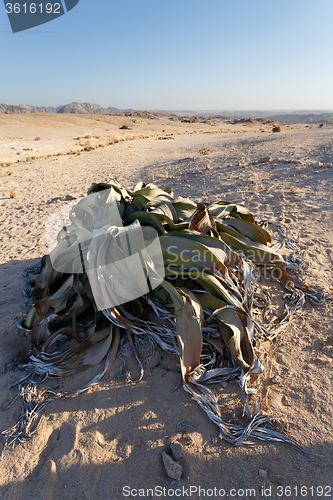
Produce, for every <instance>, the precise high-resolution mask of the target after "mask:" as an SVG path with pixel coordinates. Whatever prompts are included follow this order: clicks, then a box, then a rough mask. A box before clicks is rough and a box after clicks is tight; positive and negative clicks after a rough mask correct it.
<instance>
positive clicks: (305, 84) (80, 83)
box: [0, 0, 333, 110]
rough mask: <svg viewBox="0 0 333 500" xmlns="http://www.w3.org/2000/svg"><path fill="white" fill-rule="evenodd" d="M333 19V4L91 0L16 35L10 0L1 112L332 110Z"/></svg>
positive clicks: (1, 63) (0, 36)
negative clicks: (17, 107)
mask: <svg viewBox="0 0 333 500" xmlns="http://www.w3.org/2000/svg"><path fill="white" fill-rule="evenodd" d="M37 3H38V2H37ZM332 21H333V0H316V1H315V0H279V1H273V0H228V1H226V0H191V1H189V0H168V1H162V0H141V1H139V0H117V1H113V0H80V2H79V4H78V5H77V6H76V7H75V8H74V9H73V10H71V11H70V12H68V13H67V14H65V15H64V16H62V17H60V18H59V19H56V20H54V21H52V22H49V23H47V24H44V25H43V26H40V27H38V28H34V29H31V30H27V31H25V32H21V33H16V34H13V33H11V31H10V24H9V21H8V18H7V14H6V11H5V7H4V5H3V3H2V2H1V3H0V43H1V55H0V68H1V77H0V103H6V104H22V103H27V104H35V105H43V106H50V105H55V106H56V105H60V104H66V103H69V102H72V101H79V102H95V103H98V104H101V105H102V106H106V107H107V106H115V107H118V108H134V109H165V110H166V109H170V110H172V109H173V110H176V109H188V110H190V109H201V110H231V109H234V110H236V109H244V110H245V109H247V110H250V109H257V110H268V109H274V110H286V109H293V110H296V109H333V29H332Z"/></svg>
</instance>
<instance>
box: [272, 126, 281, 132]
mask: <svg viewBox="0 0 333 500" xmlns="http://www.w3.org/2000/svg"><path fill="white" fill-rule="evenodd" d="M272 132H281V127H273V128H272Z"/></svg>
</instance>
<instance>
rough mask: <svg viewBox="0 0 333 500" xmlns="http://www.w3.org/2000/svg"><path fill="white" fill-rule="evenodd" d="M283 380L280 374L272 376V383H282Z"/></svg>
mask: <svg viewBox="0 0 333 500" xmlns="http://www.w3.org/2000/svg"><path fill="white" fill-rule="evenodd" d="M281 382H282V378H281V377H280V375H274V377H273V378H272V383H273V384H281Z"/></svg>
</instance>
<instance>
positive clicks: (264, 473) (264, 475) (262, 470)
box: [259, 469, 267, 477]
mask: <svg viewBox="0 0 333 500" xmlns="http://www.w3.org/2000/svg"><path fill="white" fill-rule="evenodd" d="M259 476H261V477H267V470H265V469H259Z"/></svg>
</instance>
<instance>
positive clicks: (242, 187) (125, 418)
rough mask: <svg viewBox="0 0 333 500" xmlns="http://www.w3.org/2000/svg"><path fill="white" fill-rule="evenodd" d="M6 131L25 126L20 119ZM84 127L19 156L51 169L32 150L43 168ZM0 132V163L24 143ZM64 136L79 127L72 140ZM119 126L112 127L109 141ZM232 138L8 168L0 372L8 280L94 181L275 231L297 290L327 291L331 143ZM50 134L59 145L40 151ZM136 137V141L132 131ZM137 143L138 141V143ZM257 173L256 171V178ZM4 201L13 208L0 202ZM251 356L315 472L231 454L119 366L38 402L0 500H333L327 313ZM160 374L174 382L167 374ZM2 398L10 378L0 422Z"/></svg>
mask: <svg viewBox="0 0 333 500" xmlns="http://www.w3.org/2000/svg"><path fill="white" fill-rule="evenodd" d="M53 116H54V115H53ZM1 119H2V117H1ZM16 119H17V118H16ZM20 119H22V120H28V119H29V120H32V117H28V118H27V117H26V115H22V116H20ZM48 119H51V118H48ZM57 119H58V118H57ZM61 119H62V120H64V117H60V118H59V120H60V122H61ZM84 119H86V118H82V117H76V116H73V117H68V120H69V123H71V125H68V126H67V128H66V127H65V128H66V130H67V131H66V133H63V130H62V129H60V128H59V130H58V129H56V130H53V129H51V127H49V128H47V127H46V126H44V129H45V136H44V137H42V133H40V134H38V135H40V136H41V137H42V139H41V140H40V141H39V140H38V141H35V139H34V136H35V134H36V136H37V131H36V129H33V128H32V129H31V134H30V136H29V137H30V140H31V141H33V144H37V143H38V145H39V143H41V144H42V143H43V140H44V141H45V142H46V143H47V141H49V142H48V143H47V144H48V145H50V144H51V143H52V144H53V147H54V150H52V148H51V149H50V150H49V153H46V151H48V150H47V148H46V146H45V148H46V149H45V151H43V155H44V156H45V154H51V155H54V154H57V152H62V151H66V148H68V149H70V148H71V147H72V146H71V142H70V141H69V140H68V137H69V136H71V141H72V139H73V138H74V137H78V136H83V134H85V135H88V134H91V130H90V128H89V127H88V126H84V125H85V124H86V123H87V122H85V123H84V124H82V120H84ZM90 119H91V120H93V118H90ZM94 119H96V117H94ZM3 120H4V121H5V120H7V121H6V123H7V126H6V127H7V128H6V131H7V132H6V134H4V133H3V131H1V135H2V136H3V137H5V139H4V140H3V141H0V148H2V146H3V145H6V148H7V146H8V145H7V142H8V141H9V140H11V141H12V144H14V145H13V146H10V148H12V147H15V148H20V147H21V145H22V144H21V142H22V141H27V140H28V134H27V125H26V124H25V125H24V126H23V125H22V130H23V132H24V131H25V132H24V133H25V134H26V136H23V135H22V137H24V139H19V138H18V137H19V136H20V135H21V134H22V133H23V132H22V131H20V130H19V126H18V124H17V122H15V120H14V119H13V118H12V117H11V116H5V117H4V118H3ZM11 120H12V121H13V124H12V129H10V126H11V125H10V122H11ZM36 120H37V118H36ZM76 120H78V121H79V124H76V125H73V124H72V123H74V122H75V123H76ZM80 120H81V121H80ZM60 122H59V123H60ZM1 123H4V122H1ZM15 123H16V125H15ZM43 123H44V124H45V122H43ZM97 123H99V122H97V121H96V123H94V125H96V127H97ZM14 125H15V126H14ZM121 125H122V123H118V124H117V133H118V132H119V126H121ZM186 125H187V124H186ZM98 126H101V125H98ZM103 126H105V125H104V124H103ZM71 127H72V128H71ZM115 127H116V126H115ZM147 127H148V125H147ZM195 127H196V129H197V128H198V127H197V124H195ZM69 128H71V133H70V134H69V132H68V130H69ZM105 128H106V126H105ZM108 128H109V127H108ZM188 130H189V129H188ZM74 132H75V133H74ZM151 132H152V133H153V132H154V133H155V132H156V130H155V131H154V130H153V129H152V130H151ZM157 132H158V134H159V135H163V134H165V133H164V132H162V130H161V131H160V130H158V131H157ZM157 132H156V133H157ZM206 132H209V130H208V129H207V130H206ZM215 132H216V130H215ZM231 132H232V131H231V130H230V131H229V133H205V134H202V133H182V134H181V135H177V134H175V135H174V136H172V137H173V139H170V140H159V139H158V137H157V136H155V137H154V136H151V137H149V138H146V139H139V138H134V139H133V140H130V141H126V142H119V143H115V144H112V145H109V146H106V147H99V148H98V149H96V150H91V151H84V152H82V153H81V154H80V155H77V154H76V155H66V156H51V157H49V158H41V159H36V160H30V161H23V162H21V163H15V165H12V166H11V167H10V171H11V172H12V173H11V174H8V170H9V168H8V167H7V166H3V167H1V169H0V206H1V213H0V224H1V233H0V239H1V249H0V273H1V283H2V287H1V289H0V308H1V309H0V310H1V323H0V341H1V350H0V366H3V364H4V363H5V362H8V361H9V360H10V359H11V358H13V357H15V356H18V354H19V352H20V351H22V350H23V351H24V350H26V349H27V345H26V342H27V341H26V340H24V339H21V338H20V337H19V336H17V334H16V328H15V322H16V320H17V319H19V318H20V317H21V315H22V313H24V312H26V311H27V308H26V306H27V304H26V299H25V298H24V297H23V296H22V287H23V280H22V276H21V275H22V272H23V270H24V269H25V268H26V267H28V266H30V265H32V264H34V263H36V262H37V261H38V259H39V258H40V256H42V255H43V254H45V253H47V247H46V238H45V235H44V222H45V220H46V218H47V216H48V215H49V214H50V213H51V212H52V211H53V210H55V209H56V208H57V206H60V205H62V204H65V203H66V201H65V196H66V195H68V194H69V195H71V196H73V197H79V196H84V195H85V194H86V191H87V188H88V187H89V185H90V183H91V182H92V181H97V182H99V181H107V180H109V179H110V178H113V177H116V178H118V180H119V181H120V182H121V183H122V184H124V185H125V186H127V187H133V186H134V184H136V182H137V181H138V180H144V181H154V182H155V183H157V184H160V185H161V186H162V187H166V186H167V185H172V186H173V187H174V189H175V194H176V195H188V196H190V197H191V198H193V199H195V200H197V201H199V200H204V201H206V200H212V201H213V200H215V199H216V200H217V199H229V200H232V201H235V202H239V203H244V205H245V206H246V207H248V208H249V209H250V210H251V211H253V213H254V214H255V215H256V216H257V218H258V219H260V220H268V221H270V222H273V223H279V224H282V225H283V226H284V227H285V229H286V230H287V234H288V236H289V237H290V238H292V239H293V240H294V241H295V242H297V245H298V248H299V249H300V250H302V251H303V252H304V255H305V257H306V258H307V259H308V260H309V261H310V263H311V266H310V269H309V272H308V275H307V277H306V281H307V283H308V284H316V285H321V286H322V287H324V288H325V289H326V291H327V292H332V291H333V275H332V243H333V222H332V208H333V196H332V193H333V187H332V186H333V183H332V177H333V167H332V164H333V163H332V162H333V141H332V136H333V129H332V128H328V127H323V128H322V129H319V128H317V127H312V128H311V129H309V128H305V127H304V126H302V127H300V128H296V129H294V130H292V129H284V130H282V132H281V133H274V134H273V133H269V132H265V133H263V132H260V131H259V130H256V129H254V130H253V129H252V130H251V129H247V130H246V133H245V131H244V132H243V133H237V134H235V133H231ZM57 133H58V134H59V137H58V139H57V138H55V136H54V135H52V134H57ZM137 133H138V135H140V130H139V129H138V131H137ZM141 133H142V134H141V135H142V136H143V135H144V134H145V131H144V130H141ZM48 134H49V135H48ZM61 134H62V135H61ZM66 134H67V135H66ZM68 134H69V135H68ZM101 135H102V134H101ZM146 135H148V134H146ZM6 137H7V139H6ZM9 137H12V139H9ZM50 137H51V138H50ZM60 137H64V139H61V140H63V142H64V149H61V148H59V149H58V150H56V147H59V144H60V142H59V141H60ZM66 137H67V139H66ZM54 143H56V145H55V144H54ZM6 148H4V150H5V149H6ZM203 148H206V151H203ZM207 150H208V151H207ZM8 151H9V153H10V155H12V156H10V155H9V156H10V157H8V159H7V158H6V161H8V160H9V161H13V159H12V158H13V151H14V153H15V150H11V149H10V150H9V149H6V154H7V152H8ZM203 152H206V153H208V154H202V153H203ZM1 154H2V149H1ZM3 156H5V153H3ZM267 157H269V158H270V161H267V162H266V163H258V162H260V160H261V159H263V158H267ZM4 162H5V161H4ZM318 162H319V163H318ZM14 185H16V186H17V191H16V192H17V196H16V197H15V198H10V197H9V190H10V189H12V188H13V187H14ZM263 351H264V353H265V356H266V360H265V364H266V368H265V372H264V377H263V396H264V397H263V399H264V409H265V410H266V411H269V412H270V413H273V414H275V415H278V416H279V417H281V418H283V419H285V420H286V421H288V422H290V424H289V435H290V436H291V437H293V438H294V439H296V440H297V441H298V442H299V443H300V444H301V445H302V446H303V447H305V448H306V450H308V451H310V452H311V453H312V454H313V455H314V457H315V459H314V461H311V460H309V459H308V458H306V457H305V456H303V455H302V454H300V453H299V452H297V451H295V450H293V449H290V448H286V447H285V446H283V445H276V444H262V443H260V442H256V443H255V445H254V446H252V447H245V446H242V447H239V448H234V447H232V446H230V445H229V444H227V443H226V442H224V441H222V440H220V439H219V436H218V433H217V429H216V427H215V426H214V424H213V423H211V422H210V421H209V419H208V417H207V416H206V415H205V414H204V413H203V411H202V410H201V409H200V407H199V406H198V405H197V403H196V402H195V401H193V400H191V398H190V396H189V395H188V394H186V393H185V392H184V391H183V389H182V388H181V387H180V388H179V389H177V390H176V391H175V392H171V391H172V389H174V387H175V386H176V384H177V382H178V374H177V373H173V372H166V371H165V370H153V372H152V374H151V375H150V374H149V373H146V375H145V377H144V380H143V381H142V382H140V383H138V384H134V383H131V382H127V381H126V379H124V378H118V377H117V375H118V373H119V367H120V365H121V362H120V360H117V362H116V364H115V366H114V368H113V370H112V372H111V374H110V376H109V378H108V379H107V380H105V381H104V382H103V383H102V384H101V385H100V386H98V387H97V388H94V389H93V390H90V391H89V392H87V393H85V394H82V395H80V396H79V397H77V398H75V399H71V400H66V401H57V402H52V403H51V404H50V405H49V406H48V407H47V408H46V410H45V412H44V417H43V420H42V422H41V425H40V427H39V430H38V432H37V434H36V435H35V437H34V439H33V440H32V441H31V442H30V443H28V444H26V445H24V446H19V447H17V448H15V449H10V450H6V452H5V453H4V454H3V455H2V457H1V458H0V471H1V474H0V484H1V500H26V499H27V498H34V499H43V500H44V499H45V500H51V499H52V500H53V499H54V500H55V499H59V500H60V499H66V500H67V499H68V500H69V499H71V500H72V499H73V500H74V499H75V500H77V499H82V498H84V499H95V498H99V497H100V496H103V497H104V498H108V499H112V500H118V499H122V498H138V497H141V498H147V499H148V498H151V499H157V498H171V497H172V490H177V488H178V490H177V491H176V493H175V495H177V498H181V499H185V498H189V496H187V495H189V494H190V493H191V494H192V496H191V498H195V499H199V498H207V497H208V495H209V493H210V494H211V491H209V490H208V492H207V489H209V488H212V489H214V488H217V494H216V495H215V496H214V495H213V496H210V498H223V491H222V490H225V495H224V498H227V496H229V498H230V497H233V498H244V497H251V496H252V498H254V497H256V498H265V495H264V491H263V490H262V488H265V492H266V498H273V499H278V498H283V499H286V498H290V499H298V498H317V497H320V496H321V497H325V498H330V497H332V496H333V483H332V478H333V467H332V459H333V438H332V419H333V409H332V408H333V392H332V383H333V378H332V355H333V313H332V307H331V302H330V301H328V302H327V303H326V304H325V305H323V306H313V305H311V304H308V305H307V306H306V308H305V309H304V310H303V312H302V313H301V315H299V316H297V317H296V318H294V320H293V321H292V323H291V324H290V325H289V326H288V327H287V329H286V330H285V331H284V332H283V333H282V334H281V336H280V337H278V338H277V340H276V341H274V342H273V343H265V345H264V349H263ZM126 360H127V365H128V366H127V368H128V369H129V370H130V371H131V374H132V376H133V377H134V378H135V376H136V375H137V373H138V371H137V370H138V369H137V366H136V364H135V363H134V361H133V360H132V359H131V358H127V359H126ZM164 362H165V366H169V367H173V363H172V360H171V359H169V358H166V359H165V361H164ZM94 373H95V372H94ZM275 375H279V376H280V377H281V381H280V382H279V383H278V384H273V383H272V378H273V377H274V376H275ZM91 376H92V373H91V372H90V373H84V374H83V375H79V376H77V377H73V378H70V379H69V380H66V381H55V382H54V385H57V384H58V385H60V386H61V387H64V389H68V388H75V387H79V386H80V385H82V383H83V380H88V379H89V377H91ZM9 382H10V374H5V375H3V376H1V377H0V406H6V405H7V404H8V401H9V400H10V394H9V392H8V390H7V389H6V385H7V384H8V383H9ZM223 391H225V392H226V393H227V394H228V395H229V396H230V397H229V398H223V397H222V399H221V401H225V407H223V409H222V412H223V415H225V414H226V412H227V411H231V412H232V411H233V409H234V407H235V406H236V401H237V398H239V397H240V393H239V390H238V388H237V386H236V385H235V386H234V384H229V385H228V387H227V388H225V389H224V390H223V389H222V393H223ZM13 395H14V393H12V396H13ZM228 402H229V403H228ZM18 412H19V408H18V406H17V405H15V404H14V405H13V406H12V407H11V408H10V409H9V410H8V411H6V412H0V430H3V429H6V428H8V427H11V426H12V425H13V423H14V419H15V416H17V415H18ZM181 421H187V422H190V423H192V424H193V425H194V427H195V429H196V430H195V431H194V430H193V429H190V428H188V429H187V434H184V433H181V432H180V431H181V430H182V429H179V428H177V424H178V423H179V422H181ZM174 438H179V439H180V440H181V441H182V442H183V444H184V449H185V457H184V458H183V459H182V465H183V467H184V473H183V477H182V479H181V480H180V481H179V482H178V483H177V484H174V483H173V482H172V480H171V479H169V478H168V477H167V475H166V473H165V471H164V468H163V465H162V460H161V455H162V451H165V450H168V446H169V443H170V440H171V439H174ZM261 469H262V470H264V471H265V473H263V472H261V474H263V475H261V474H259V471H260V470H261ZM264 476H265V477H264ZM126 485H127V486H130V487H131V488H132V490H133V491H132V492H131V493H130V494H129V495H128V496H125V495H124V493H127V492H128V490H127V489H126V490H123V487H124V486H126ZM156 486H160V487H161V488H166V490H163V489H162V490H161V491H162V494H161V495H159V491H160V490H155V492H154V494H151V493H152V492H151V491H147V489H151V488H155V487H156ZM199 486H200V487H201V488H203V489H206V490H205V491H206V496H205V495H204V494H203V491H202V492H201V493H200V494H199V492H198V491H197V492H195V490H194V488H195V487H197V488H199ZM190 487H192V490H190V489H189V488H190ZM287 487H290V488H291V489H290V490H288V488H287ZM301 487H303V489H302V490H301ZM320 487H323V488H324V489H323V490H322V489H320ZM179 488H180V489H181V490H179ZM182 488H184V490H182ZM232 488H234V489H235V490H233V489H232ZM281 488H282V489H281ZM286 488H287V489H286ZM247 489H253V491H246V490H247ZM168 490H170V491H169V492H168ZM218 490H220V495H219V494H218ZM164 493H165V494H164ZM207 493H208V494H207Z"/></svg>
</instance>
